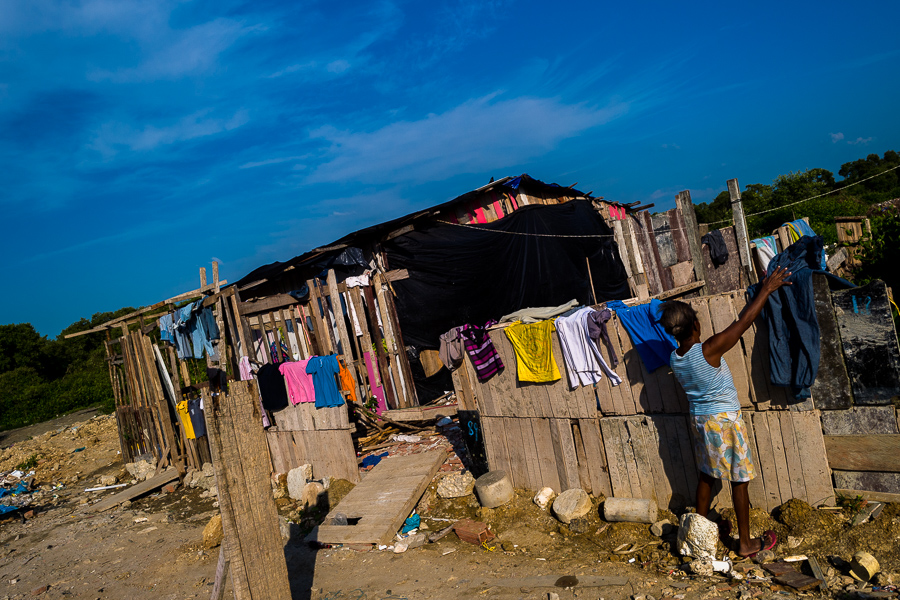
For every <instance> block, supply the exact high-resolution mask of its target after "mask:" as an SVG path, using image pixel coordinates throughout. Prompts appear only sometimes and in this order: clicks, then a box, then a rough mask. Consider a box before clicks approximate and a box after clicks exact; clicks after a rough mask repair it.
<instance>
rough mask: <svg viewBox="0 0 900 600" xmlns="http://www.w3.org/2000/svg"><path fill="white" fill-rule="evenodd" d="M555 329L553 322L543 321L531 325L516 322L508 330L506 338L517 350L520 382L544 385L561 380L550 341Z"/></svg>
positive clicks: (517, 370)
mask: <svg viewBox="0 0 900 600" xmlns="http://www.w3.org/2000/svg"><path fill="white" fill-rule="evenodd" d="M555 329H556V328H555V327H554V326H553V321H541V322H540V323H532V324H530V325H524V324H522V323H520V322H516V323H514V324H512V325H510V326H509V327H507V328H506V337H508V338H509V341H510V342H512V345H513V348H515V350H516V372H517V373H518V375H519V381H533V382H535V383H544V382H547V381H556V380H557V379H559V378H560V375H559V368H558V367H557V366H556V360H555V359H554V358H553V344H552V342H551V340H550V334H551V333H552V332H553V331H555Z"/></svg>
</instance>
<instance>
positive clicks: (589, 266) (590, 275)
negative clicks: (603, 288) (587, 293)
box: [584, 256, 598, 304]
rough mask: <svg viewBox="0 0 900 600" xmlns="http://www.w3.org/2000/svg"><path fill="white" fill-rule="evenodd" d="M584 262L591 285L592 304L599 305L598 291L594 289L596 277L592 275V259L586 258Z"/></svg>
mask: <svg viewBox="0 0 900 600" xmlns="http://www.w3.org/2000/svg"><path fill="white" fill-rule="evenodd" d="M584 262H585V264H587V272H588V281H589V282H590V283H591V298H592V299H593V302H591V304H597V302H598V300H597V291H596V290H595V289H594V276H593V275H592V274H591V259H589V258H588V257H587V256H585V257H584Z"/></svg>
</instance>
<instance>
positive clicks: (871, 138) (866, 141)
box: [847, 137, 875, 146]
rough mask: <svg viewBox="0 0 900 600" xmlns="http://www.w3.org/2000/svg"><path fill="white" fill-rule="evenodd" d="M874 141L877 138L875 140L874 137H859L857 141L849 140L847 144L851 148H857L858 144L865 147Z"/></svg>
mask: <svg viewBox="0 0 900 600" xmlns="http://www.w3.org/2000/svg"><path fill="white" fill-rule="evenodd" d="M874 139H875V138H873V137H867V138H864V137H858V138H856V139H855V140H848V141H847V143H848V144H850V145H851V146H855V145H857V144H862V145H863V146H865V145H866V144H868V143H869V142H871V141H872V140H874Z"/></svg>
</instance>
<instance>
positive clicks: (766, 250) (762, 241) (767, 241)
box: [750, 235, 778, 272]
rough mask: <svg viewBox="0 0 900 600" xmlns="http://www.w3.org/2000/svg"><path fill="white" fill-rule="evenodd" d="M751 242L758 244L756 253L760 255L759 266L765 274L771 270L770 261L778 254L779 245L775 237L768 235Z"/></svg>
mask: <svg viewBox="0 0 900 600" xmlns="http://www.w3.org/2000/svg"><path fill="white" fill-rule="evenodd" d="M750 241H751V242H753V243H754V244H756V253H757V254H758V255H759V266H760V267H762V270H763V271H764V272H765V270H766V269H768V268H769V261H770V260H772V259H773V258H774V257H775V255H776V254H778V244H777V242H776V241H775V236H774V235H767V236H765V237H761V238H756V239H755V240H750Z"/></svg>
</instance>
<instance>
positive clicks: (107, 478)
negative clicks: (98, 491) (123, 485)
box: [100, 475, 119, 485]
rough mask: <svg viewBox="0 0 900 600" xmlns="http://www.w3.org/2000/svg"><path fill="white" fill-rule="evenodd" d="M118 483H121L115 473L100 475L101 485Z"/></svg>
mask: <svg viewBox="0 0 900 600" xmlns="http://www.w3.org/2000/svg"><path fill="white" fill-rule="evenodd" d="M117 483H119V478H118V477H116V476H115V475H101V476H100V485H116V484H117Z"/></svg>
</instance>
